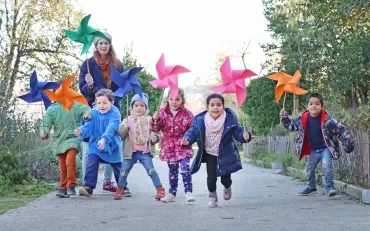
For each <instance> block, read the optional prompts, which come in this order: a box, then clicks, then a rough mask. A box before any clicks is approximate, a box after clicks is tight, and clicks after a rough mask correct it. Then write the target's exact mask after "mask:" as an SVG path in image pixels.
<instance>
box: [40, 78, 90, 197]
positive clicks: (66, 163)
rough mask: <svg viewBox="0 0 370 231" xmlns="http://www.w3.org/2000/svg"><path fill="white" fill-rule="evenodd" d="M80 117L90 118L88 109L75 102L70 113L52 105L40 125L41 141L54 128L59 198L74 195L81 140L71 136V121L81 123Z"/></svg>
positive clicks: (73, 126) (73, 125)
mask: <svg viewBox="0 0 370 231" xmlns="http://www.w3.org/2000/svg"><path fill="white" fill-rule="evenodd" d="M58 82H59V83H61V82H62V81H58ZM72 116H73V117H72ZM82 116H83V118H84V120H87V119H90V118H91V109H90V107H88V106H85V105H83V104H81V103H78V102H76V103H74V104H73V106H72V109H71V111H67V110H64V109H63V105H62V104H60V103H53V104H51V105H50V106H49V107H48V109H47V111H46V113H45V115H44V118H43V120H42V122H41V125H40V136H41V138H42V139H47V138H48V137H49V136H50V130H51V127H52V126H54V134H55V135H54V137H55V141H54V144H53V149H54V150H53V151H54V153H55V154H56V155H57V156H58V160H59V176H60V186H59V190H58V192H57V194H56V196H57V197H60V198H67V197H69V195H76V191H75V187H76V155H77V153H78V152H79V149H80V146H81V141H82V140H81V139H80V138H78V137H76V136H75V135H74V134H73V130H74V128H75V124H74V122H73V121H81V117H82Z"/></svg>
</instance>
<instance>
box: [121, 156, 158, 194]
mask: <svg viewBox="0 0 370 231" xmlns="http://www.w3.org/2000/svg"><path fill="white" fill-rule="evenodd" d="M138 160H139V161H140V163H141V164H142V165H143V167H144V168H145V170H146V171H147V173H148V175H149V176H150V178H151V179H152V182H153V185H154V187H155V188H161V187H162V183H161V180H160V179H159V175H158V173H157V172H156V171H155V169H154V165H153V157H152V155H150V153H143V152H134V153H132V158H131V159H124V160H123V165H122V169H121V174H120V176H119V182H118V184H117V186H118V187H119V188H126V186H127V176H128V174H129V173H130V171H131V169H132V167H133V166H134V164H135V163H136V162H137V161H138Z"/></svg>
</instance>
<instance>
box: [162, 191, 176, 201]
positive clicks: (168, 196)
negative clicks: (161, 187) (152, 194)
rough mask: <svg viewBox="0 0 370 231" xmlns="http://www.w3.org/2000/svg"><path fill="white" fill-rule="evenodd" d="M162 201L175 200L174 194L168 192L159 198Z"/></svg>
mask: <svg viewBox="0 0 370 231" xmlns="http://www.w3.org/2000/svg"><path fill="white" fill-rule="evenodd" d="M161 201H162V202H165V203H169V202H175V201H176V196H175V195H173V194H172V193H168V194H167V195H166V196H165V197H163V198H161Z"/></svg>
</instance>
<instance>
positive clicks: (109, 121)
mask: <svg viewBox="0 0 370 231" xmlns="http://www.w3.org/2000/svg"><path fill="white" fill-rule="evenodd" d="M120 123H121V113H120V111H119V110H118V108H117V107H115V106H112V107H111V109H110V110H109V111H108V112H107V113H105V114H101V113H100V112H99V111H98V110H97V109H96V107H94V108H93V109H92V113H91V120H90V121H88V122H86V123H85V124H84V125H82V126H80V127H79V128H80V129H81V130H82V133H81V138H88V137H90V139H89V153H88V155H90V154H97V155H98V156H99V157H100V158H101V159H102V160H104V161H105V162H107V163H119V162H122V159H123V158H122V140H121V137H120V136H119V135H118V127H119V125H120ZM100 139H105V147H104V150H99V149H98V141H99V140H100Z"/></svg>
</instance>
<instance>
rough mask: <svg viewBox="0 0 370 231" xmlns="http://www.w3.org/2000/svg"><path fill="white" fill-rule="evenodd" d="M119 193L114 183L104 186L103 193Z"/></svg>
mask: <svg viewBox="0 0 370 231" xmlns="http://www.w3.org/2000/svg"><path fill="white" fill-rule="evenodd" d="M116 191H117V186H115V185H114V183H113V182H107V183H104V184H103V193H115V192H116Z"/></svg>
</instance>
